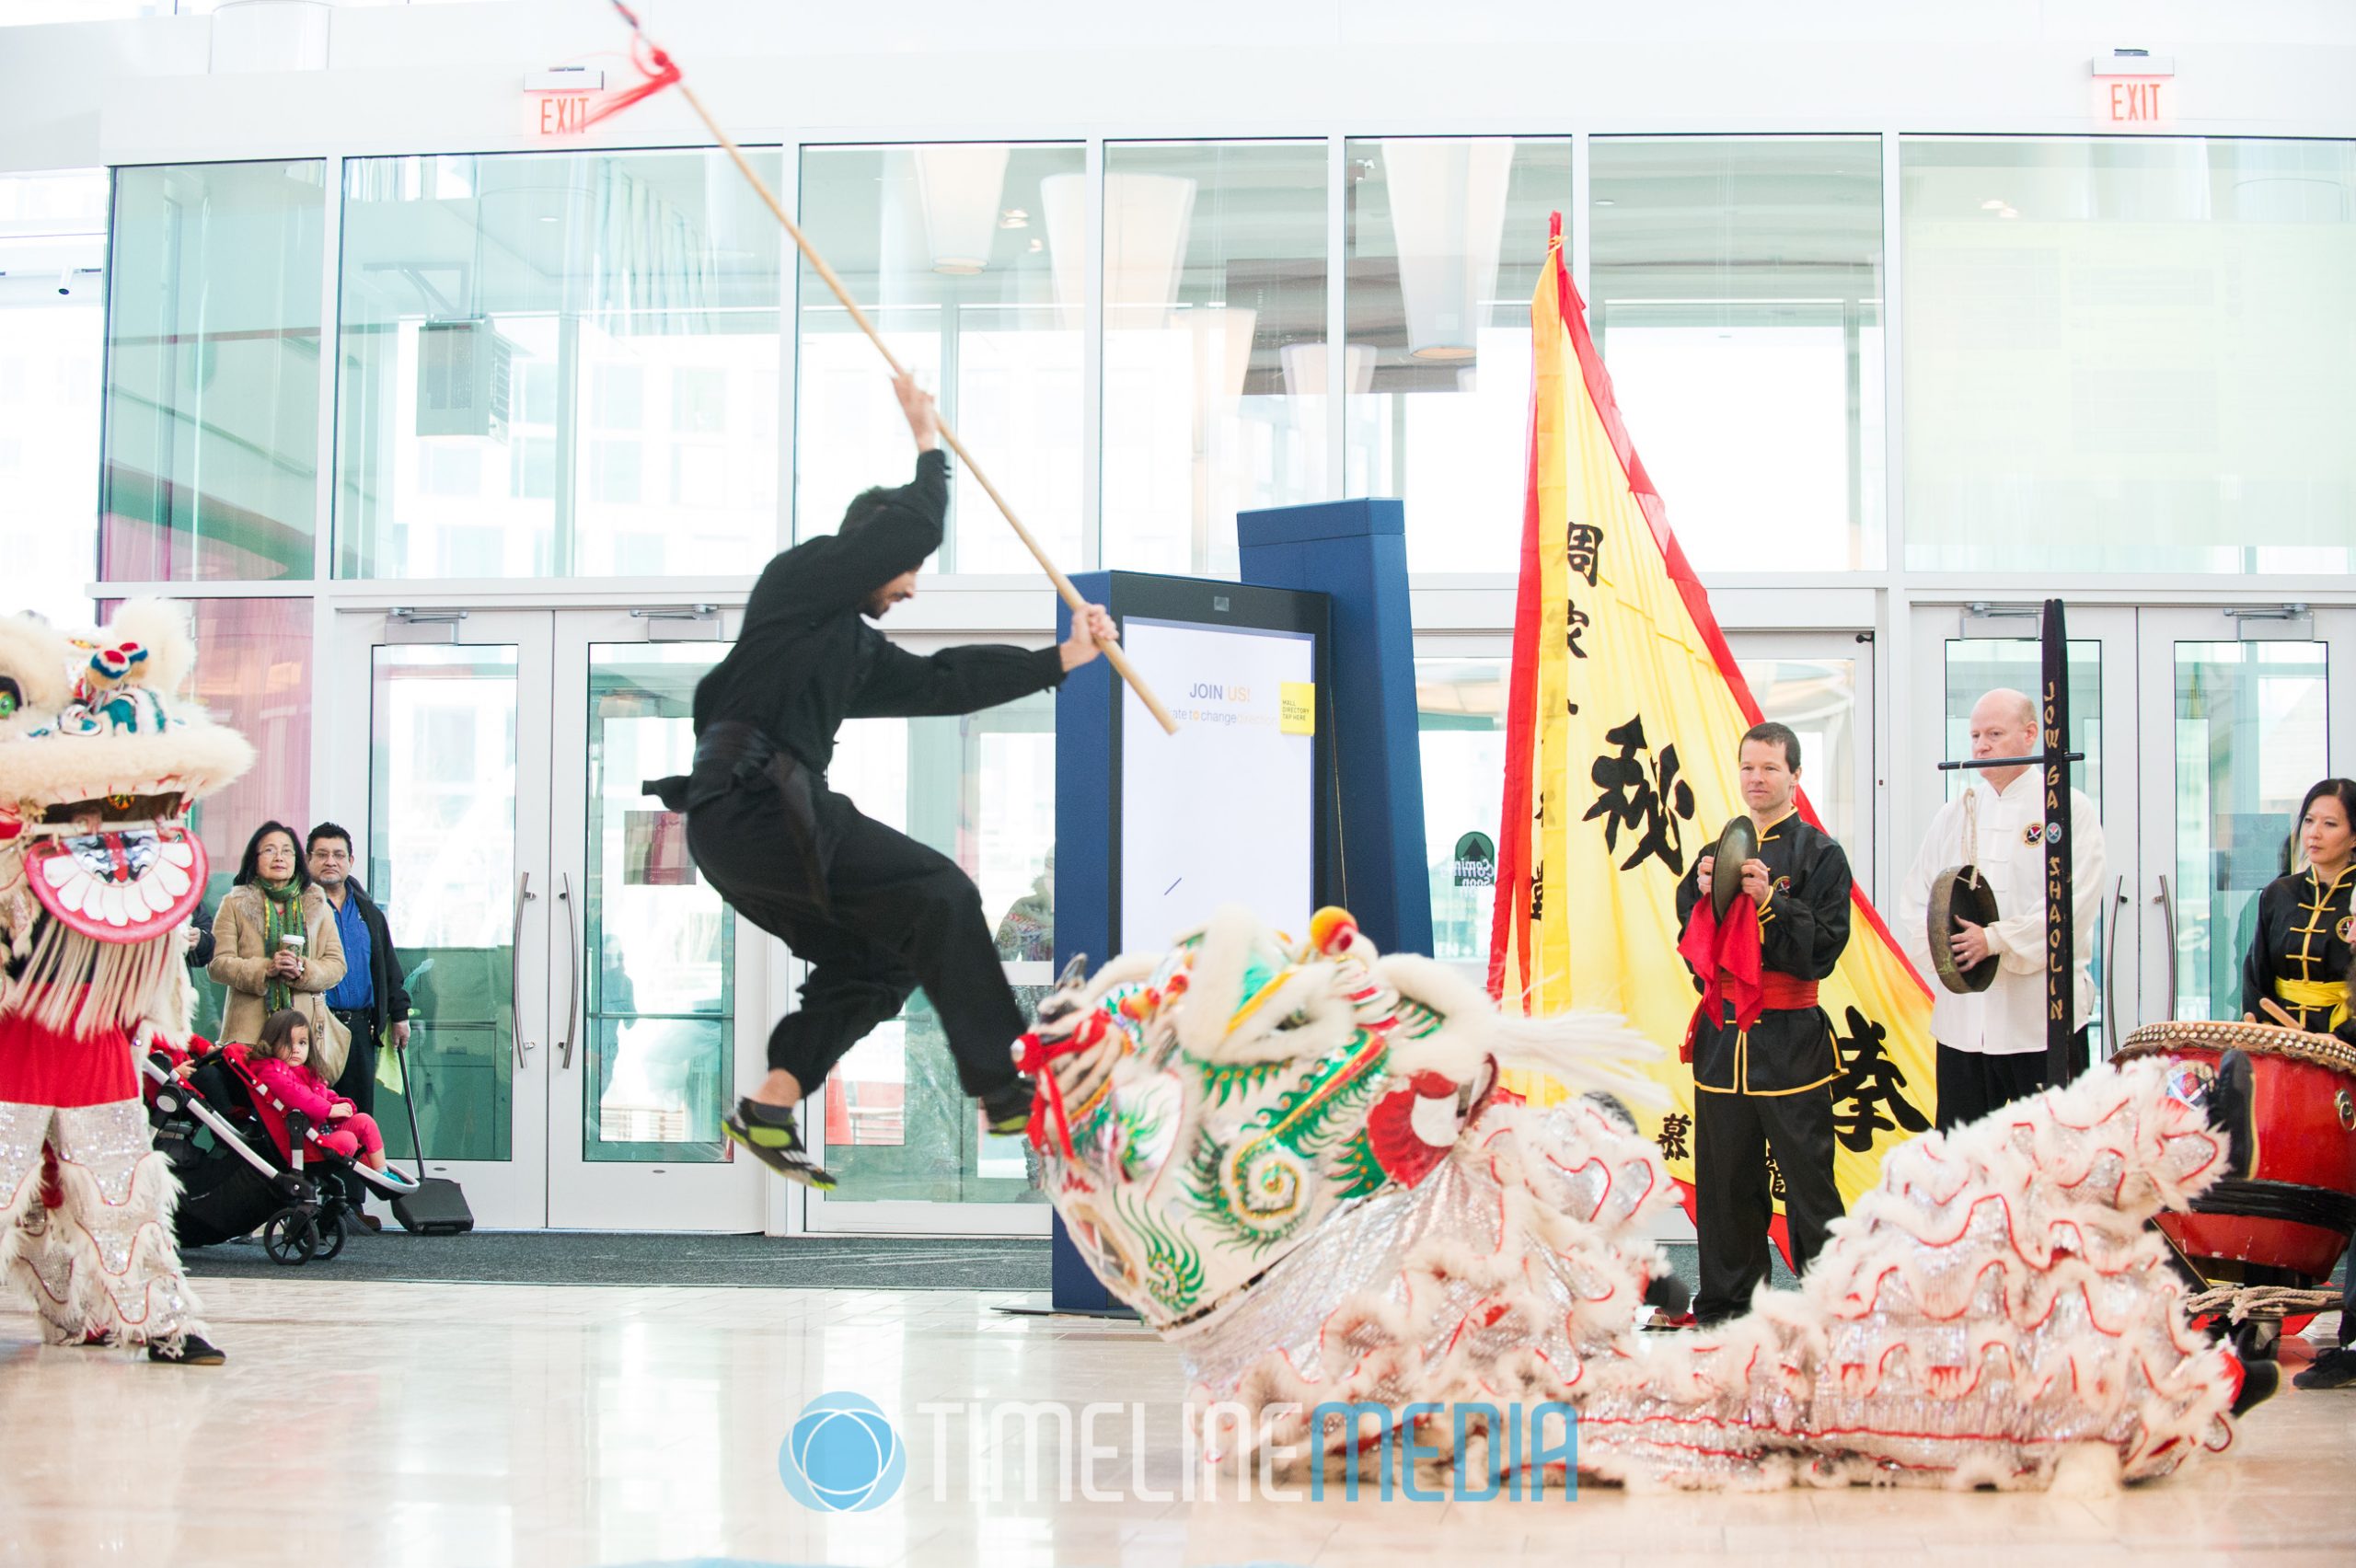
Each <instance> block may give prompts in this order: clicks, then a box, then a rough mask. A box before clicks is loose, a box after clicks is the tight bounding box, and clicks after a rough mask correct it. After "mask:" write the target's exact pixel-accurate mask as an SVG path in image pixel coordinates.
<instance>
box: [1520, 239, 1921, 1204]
mask: <svg viewBox="0 0 2356 1568" xmlns="http://www.w3.org/2000/svg"><path fill="white" fill-rule="evenodd" d="M1561 233H1562V231H1561V227H1560V225H1559V223H1558V224H1557V225H1555V228H1554V230H1553V235H1552V236H1551V238H1552V243H1551V244H1550V246H1549V248H1548V251H1547V253H1546V256H1545V261H1544V266H1543V268H1542V273H1541V277H1540V279H1539V282H1538V287H1537V289H1536V290H1535V292H1534V293H1533V294H1532V296H1531V298H1530V421H1529V424H1528V426H1527V428H1528V430H1529V432H1530V439H1529V442H1528V444H1527V445H1526V446H1524V448H1523V454H1524V459H1525V467H1524V472H1523V479H1524V490H1523V502H1524V504H1523V510H1522V532H1521V572H1520V581H1519V585H1518V588H1517V592H1516V594H1515V600H1514V603H1515V616H1514V640H1513V668H1512V672H1511V675H1510V678H1509V680H1508V682H1507V702H1506V706H1505V710H1504V712H1503V714H1502V715H1501V717H1502V719H1503V721H1504V729H1505V735H1506V750H1505V770H1504V771H1505V777H1504V779H1503V786H1504V788H1503V790H1502V799H1501V800H1500V802H1499V805H1500V812H1499V816H1498V821H1499V823H1500V824H1502V825H1501V831H1500V832H1499V833H1498V835H1497V870H1496V906H1495V919H1494V920H1493V921H1492V923H1491V927H1490V950H1489V985H1490V988H1491V991H1492V993H1493V994H1494V995H1496V997H1498V999H1499V1002H1500V1005H1502V1006H1503V1007H1504V1008H1505V1009H1507V1011H1510V1012H1518V1013H1522V1014H1526V1015H1529V1016H1532V1017H1543V1016H1546V1015H1549V1014H1554V1013H1561V1012H1565V1011H1569V1010H1572V1009H1593V1010H1596V1011H1599V1012H1607V1013H1614V1014H1617V1015H1619V1016H1621V1017H1623V1018H1624V1019H1626V1020H1628V1022H1629V1025H1630V1026H1631V1027H1632V1028H1634V1029H1635V1030H1636V1031H1637V1032H1640V1033H1642V1034H1644V1035H1645V1036H1646V1038H1648V1039H1650V1040H1651V1041H1652V1042H1653V1043H1655V1044H1656V1045H1657V1046H1658V1047H1659V1048H1660V1052H1661V1055H1660V1056H1659V1057H1658V1058H1657V1062H1656V1063H1655V1064H1654V1065H1648V1066H1646V1068H1645V1069H1644V1070H1645V1071H1646V1073H1647V1074H1648V1075H1649V1076H1650V1077H1651V1078H1654V1080H1655V1081H1656V1082H1657V1084H1658V1086H1659V1088H1660V1090H1661V1095H1662V1102H1661V1103H1660V1104H1659V1105H1657V1107H1653V1108H1648V1109H1640V1110H1639V1111H1637V1113H1636V1117H1637V1123H1638V1125H1639V1126H1641V1127H1642V1128H1643V1129H1644V1132H1645V1134H1646V1136H1650V1137H1653V1138H1655V1139H1657V1147H1659V1149H1660V1151H1661V1156H1662V1159H1663V1160H1664V1161H1665V1162H1666V1163H1667V1164H1668V1165H1669V1175H1670V1177H1671V1178H1672V1179H1673V1180H1675V1181H1676V1182H1678V1184H1679V1185H1680V1187H1681V1188H1683V1189H1684V1195H1685V1198H1686V1201H1687V1204H1688V1206H1689V1210H1690V1207H1691V1205H1692V1182H1693V1176H1694V1171H1693V1155H1694V1153H1695V1152H1696V1150H1695V1136H1694V1135H1695V1122H1694V1106H1695V1099H1696V1094H1695V1090H1694V1087H1693V1075H1692V1068H1691V1067H1690V1066H1687V1065H1685V1064H1682V1063H1680V1061H1679V1060H1678V1051H1677V1046H1678V1044H1679V1043H1680V1041H1682V1040H1683V1039H1684V1037H1685V1029H1686V1025H1687V1024H1688V1023H1689V1022H1690V1021H1691V1020H1692V1012H1693V977H1692V974H1691V973H1690V972H1689V971H1688V970H1687V969H1686V967H1685V964H1684V963H1683V961H1682V960H1680V958H1679V957H1678V953H1677V943H1678V939H1679V938H1680V936H1681V935H1682V934H1683V927H1682V922H1681V920H1680V916H1679V911H1678V907H1677V905H1678V894H1679V891H1680V884H1681V883H1682V882H1684V880H1685V879H1686V878H1687V877H1689V876H1690V875H1691V873H1692V868H1693V861H1694V859H1696V858H1698V857H1699V856H1701V855H1703V854H1704V853H1706V851H1707V846H1708V844H1709V843H1710V840H1711V837H1712V836H1715V833H1716V832H1717V829H1718V824H1721V823H1724V822H1726V821H1727V820H1728V819H1729V818H1731V817H1734V816H1737V815H1738V814H1740V813H1742V812H1743V811H1744V810H1745V807H1744V803H1743V800H1742V796H1741V792H1740V788H1739V786H1740V779H1739V777H1738V771H1737V758H1738V754H1739V752H1740V750H1741V742H1742V736H1743V734H1744V732H1746V731H1748V730H1749V729H1750V727H1751V726H1752V725H1753V724H1756V723H1759V722H1761V721H1762V720H1763V719H1765V718H1766V717H1768V715H1765V714H1763V713H1761V710H1760V708H1759V703H1758V701H1757V699H1756V698H1754V697H1753V696H1752V694H1751V690H1750V685H1749V683H1747V682H1746V681H1745V680H1744V679H1743V675H1742V670H1741V667H1740V666H1739V665H1738V663H1736V662H1735V657H1734V651H1733V650H1732V649H1731V648H1730V647H1729V646H1728V645H1727V639H1726V633H1725V631H1724V630H1723V629H1722V628H1720V627H1719V625H1718V622H1717V617H1716V614H1715V611H1714V610H1713V609H1712V607H1711V605H1710V595H1709V594H1708V592H1707V591H1706V590H1705V589H1704V588H1703V585H1702V582H1701V580H1700V578H1698V577H1697V576H1696V575H1695V574H1694V572H1693V570H1692V565H1691V563H1689V562H1688V561H1687V559H1685V552H1684V550H1683V548H1681V547H1680V545H1679V544H1678V541H1677V536H1676V532H1675V530H1674V529H1673V528H1672V527H1671V526H1670V523H1671V520H1672V517H1673V511H1672V507H1673V504H1674V502H1675V499H1676V498H1675V497H1673V496H1672V497H1667V498H1664V497H1663V495H1662V494H1661V492H1660V490H1659V488H1658V487H1657V485H1656V484H1655V483H1654V480H1653V476H1652V475H1651V474H1650V473H1648V472H1647V471H1646V467H1645V465H1644V463H1643V462H1642V461H1641V460H1640V459H1639V458H1638V456H1637V446H1638V443H1639V441H1640V440H1641V437H1642V434H1643V432H1641V431H1635V432H1632V431H1631V429H1630V426H1629V421H1628V419H1627V417H1626V414H1625V412H1624V411H1623V409H1621V408H1620V406H1619V403H1618V399H1617V398H1615V397H1614V396H1613V394H1612V390H1611V372H1610V371H1609V370H1608V369H1607V368H1606V366H1605V365H1604V363H1603V356H1602V354H1601V353H1600V351H1599V350H1598V349H1597V347H1596V345H1595V341H1594V340H1593V338H1592V337H1591V336H1590V335H1589V333H1588V325H1587V318H1586V306H1584V305H1583V304H1582V303H1581V302H1580V300H1579V297H1578V294H1577V291H1576V289H1574V288H1573V287H1572V286H1571V280H1570V275H1569V272H1568V270H1567V269H1566V268H1565V266H1564V265H1563V253H1562V241H1561ZM1507 243H1508V245H1510V244H1511V241H1510V239H1508V242H1507ZM1542 798H1544V799H1545V800H1547V801H1548V802H1549V807H1548V809H1546V810H1543V811H1534V810H1533V809H1532V807H1533V805H1534V804H1535V803H1536V802H1537V801H1540V800H1541V799H1542ZM1795 803H1796V807H1797V810H1798V812H1799V813H1800V815H1801V818H1802V820H1804V821H1807V822H1808V823H1810V824H1816V825H1819V826H1821V825H1822V823H1821V819H1820V818H1819V816H1818V815H1817V813H1816V809H1815V807H1814V806H1813V805H1812V804H1811V803H1810V801H1808V798H1807V792H1806V791H1805V790H1803V791H1802V792H1801V793H1800V795H1799V796H1798V798H1797V800H1796V802H1795ZM1689 835H1690V836H1691V842H1690V843H1689V842H1688V837H1689ZM1541 867H1543V868H1544V870H1543V874H1541V871H1540V868H1541ZM1631 873H1634V874H1631ZM1664 873H1665V874H1664ZM1850 915H1851V919H1850V938H1849V941H1848V945H1847V947H1846V948H1845V949H1844V950H1843V951H1842V953H1841V955H1840V957H1839V959H1838V961H1837V962H1836V963H1835V964H1834V967H1833V970H1832V973H1831V974H1827V975H1825V976H1823V977H1822V978H1821V979H1820V980H1819V997H1820V1001H1821V1005H1822V1006H1823V1008H1824V1009H1825V1011H1826V1013H1827V1014H1828V1015H1829V1016H1830V1017H1831V1019H1832V1020H1833V1028H1834V1030H1835V1031H1836V1032H1843V1033H1844V1034H1845V1038H1844V1039H1843V1040H1842V1043H1841V1052H1842V1062H1841V1073H1840V1077H1839V1078H1838V1079H1837V1080H1836V1084H1837V1089H1836V1088H1835V1086H1833V1085H1828V1086H1827V1090H1833V1091H1834V1092H1835V1099H1834V1101H1833V1112H1834V1114H1835V1116H1836V1118H1837V1127H1836V1136H1835V1138H1834V1141H1833V1155H1832V1179H1833V1182H1834V1184H1835V1185H1836V1186H1837V1187H1838V1188H1839V1189H1840V1192H1841V1193H1842V1198H1843V1199H1844V1201H1847V1202H1852V1203H1854V1201H1855V1200H1856V1199H1857V1197H1858V1196H1859V1195H1860V1194H1862V1193H1865V1191H1866V1190H1867V1189H1869V1188H1871V1187H1872V1186H1873V1185H1874V1184H1875V1183H1876V1182H1877V1181H1878V1180H1879V1177H1880V1171H1881V1161H1882V1159H1884V1157H1885V1156H1887V1155H1888V1152H1889V1151H1890V1150H1891V1149H1892V1148H1895V1147H1898V1146H1899V1145H1900V1144H1901V1143H1903V1142H1904V1141H1905V1140H1906V1139H1908V1138H1910V1137H1912V1136H1916V1135H1917V1134H1918V1133H1919V1132H1921V1131H1922V1130H1923V1129H1924V1128H1925V1127H1926V1126H1927V1125H1928V1124H1930V1123H1931V1122H1933V1121H1934V1120H1935V1119H1936V1110H1937V1107H1936V1104H1935V1090H1936V1085H1937V1065H1936V1062H1935V1060H1934V1044H1933V1043H1932V1039H1931V998H1930V993H1929V991H1928V989H1927V988H1926V987H1925V986H1923V981H1922V979H1921V977H1920V976H1918V975H1917V974H1915V973H1914V971H1913V969H1912V968H1911V966H1910V965H1909V964H1908V963H1907V962H1906V959H1905V957H1904V956H1903V955H1902V954H1901V953H1900V951H1899V948H1898V944H1897V942H1896V941H1895V940H1893V939H1892V938H1891V936H1890V934H1889V929H1888V926H1887V925H1886V924H1885V923H1884V922H1883V921H1882V919H1881V917H1880V916H1879V915H1878V914H1877V913H1876V911H1875V910H1874V907H1873V905H1872V903H1871V901H1870V900H1868V899H1867V898H1865V896H1864V895H1863V894H1856V895H1855V897H1854V903H1853V904H1852V905H1851V909H1850ZM1843 1019H1848V1020H1849V1021H1848V1022H1846V1023H1845V1024H1844V1023H1843V1022H1842V1020H1843ZM1507 1087H1508V1088H1509V1089H1511V1090H1514V1091H1515V1092H1516V1093H1519V1094H1523V1095H1526V1096H1528V1097H1529V1099H1530V1101H1531V1102H1532V1103H1534V1104H1538V1105H1549V1104H1553V1103H1555V1102H1557V1101H1559V1100H1560V1099H1561V1098H1562V1097H1563V1095H1564V1093H1565V1090H1563V1089H1562V1087H1561V1086H1560V1085H1558V1084H1555V1083H1553V1082H1552V1081H1551V1080H1549V1079H1547V1078H1543V1077H1541V1076H1538V1075H1532V1074H1523V1073H1518V1072H1517V1073H1514V1074H1511V1075H1509V1077H1508V1078H1507ZM1827 1090H1817V1091H1816V1092H1818V1093H1824V1092H1826V1091H1827Z"/></svg>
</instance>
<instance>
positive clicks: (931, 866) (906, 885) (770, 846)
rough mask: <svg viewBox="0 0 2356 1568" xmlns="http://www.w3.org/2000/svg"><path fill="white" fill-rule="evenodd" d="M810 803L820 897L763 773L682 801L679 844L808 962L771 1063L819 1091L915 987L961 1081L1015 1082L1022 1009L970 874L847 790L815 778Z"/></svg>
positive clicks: (774, 1036) (979, 1085) (979, 1091)
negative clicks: (873, 815) (821, 850)
mask: <svg viewBox="0 0 2356 1568" xmlns="http://www.w3.org/2000/svg"><path fill="white" fill-rule="evenodd" d="M815 807H816V810H817V812H818V813H819V817H820V821H821V824H822V825H823V827H824V829H825V841H826V844H827V846H828V847H829V854H828V856H827V864H826V888H825V896H824V898H823V899H821V898H819V897H818V896H816V890H814V889H813V888H812V887H811V886H810V883H809V873H808V870H807V869H806V868H807V867H808V865H809V863H810V862H809V859H808V854H807V851H806V848H805V847H804V846H803V844H802V843H801V842H800V840H798V839H797V838H796V837H795V836H794V835H793V834H792V833H791V831H790V830H789V828H788V826H787V824H786V819H785V817H784V814H783V813H782V811H781V809H780V803H779V797H778V791H777V790H776V788H775V787H774V786H773V785H771V784H769V783H768V781H767V780H765V779H760V778H755V779H749V780H745V781H742V782H739V783H737V784H736V785H735V786H734V787H733V788H731V789H729V790H727V791H726V792H725V793H723V794H721V795H719V796H717V797H715V798H713V799H711V800H710V801H705V802H703V803H702V804H700V805H699V806H697V807H696V808H695V809H694V810H693V811H691V812H689V813H687V849H688V852H689V853H690V854H692V855H693V856H694V857H695V860H696V864H697V866H698V867H699V868H700V869H701V870H702V871H703V874H704V875H705V876H706V877H708V878H710V881H711V885H712V886H713V887H715V888H717V889H718V890H719V891H720V894H721V896H722V897H723V898H725V899H727V900H728V902H729V903H730V904H731V905H734V906H735V908H736V911H737V913H739V914H741V915H743V916H744V917H745V918H746V919H748V920H750V921H752V922H753V924H755V925H756V926H758V927H759V928H761V929H762V930H764V931H767V932H768V933H769V934H770V935H772V936H774V937H778V938H780V939H781V940H783V941H784V943H785V945H786V946H787V947H789V948H791V949H792V950H793V954H794V956H795V957H796V958H799V959H801V960H802V961H803V963H807V964H808V965H810V976H809V978H808V979H806V980H804V981H803V983H802V1005H801V1007H800V1008H799V1009H795V1010H794V1011H792V1012H790V1013H788V1014H786V1015H785V1016H784V1017H783V1018H781V1019H780V1020H778V1023H777V1027H776V1028H775V1029H774V1030H772V1031H771V1032H770V1033H769V1066H772V1067H782V1068H784V1069H785V1070H786V1071H787V1072H790V1073H791V1074H792V1075H793V1077H794V1079H795V1081H797V1082H798V1083H800V1084H801V1085H802V1090H803V1093H805V1094H807V1093H811V1092H814V1090H816V1089H817V1087H818V1085H819V1084H821V1083H823V1082H825V1081H826V1075H827V1074H828V1073H829V1072H831V1071H833V1070H834V1066H835V1064H836V1063H837V1062H838V1061H840V1060H841V1059H842V1057H843V1055H844V1053H846V1052H848V1051H849V1049H850V1048H851V1047H852V1046H853V1045H856V1044H858V1043H859V1042H860V1040H861V1039H863V1038H864V1037H865V1036H866V1035H867V1033H868V1032H870V1031H871V1030H872V1029H874V1028H875V1026H876V1025H877V1024H880V1023H883V1022H886V1021H888V1020H891V1019H893V1018H895V1017H896V1016H897V1015H898V1014H899V1011H900V1009H901V1007H902V1005H903V1004H905V1003H906V1002H907V999H908V996H909V994H910V993H911V992H913V991H914V990H915V989H916V988H917V987H918V986H923V987H924V992H925V995H926V996H927V997H929V998H930V1000H931V1002H932V1007H933V1011H934V1012H935V1013H936V1014H938V1015H939V1017H940V1019H941V1030H942V1032H944V1033H946V1034H947V1035H948V1037H949V1052H950V1055H953V1056H954V1057H955V1058H956V1059H957V1081H958V1083H959V1084H960V1085H961V1086H962V1087H963V1088H964V1090H965V1092H966V1093H967V1094H970V1095H973V1096H975V1097H976V1098H979V1097H980V1096H982V1095H985V1094H987V1093H989V1092H990V1091H992V1090H999V1089H1003V1088H1005V1087H1006V1086H1007V1085H1008V1084H1010V1083H1012V1082H1013V1081H1014V1079H1015V1078H1016V1077H1017V1076H1018V1075H1017V1073H1016V1072H1015V1068H1014V1059H1013V1055H1012V1052H1011V1046H1012V1045H1013V1043H1014V1041H1015V1039H1016V1037H1017V1036H1019V1035H1020V1034H1022V1032H1023V1029H1024V1027H1025V1024H1024V1020H1023V1017H1022V1008H1021V1007H1020V1006H1019V1005H1017V1003H1016V1002H1015V999H1014V992H1013V991H1012V989H1011V988H1010V987H1009V986H1008V985H1007V983H1006V971H1005V970H1004V969H1002V968H1001V967H999V955H998V945H997V943H996V942H995V941H994V940H992V939H991V936H990V928H989V923H988V921H987V920H986V919H985V918H984V917H983V915H982V895H981V890H980V889H978V888H976V886H975V885H974V880H973V878H971V877H969V876H967V875H966V874H965V873H964V870H962V869H960V868H959V866H958V865H957V862H955V861H954V860H952V859H949V857H947V856H946V855H943V854H941V852H940V851H939V850H936V849H931V848H928V847H925V846H924V845H921V844H919V843H918V842H917V841H916V840H915V839H913V838H910V837H908V836H907V835H906V834H903V833H897V832H895V831H894V830H893V829H891V828H888V827H885V826H884V825H883V824H882V823H879V822H875V821H872V820H871V819H870V818H868V817H866V816H864V815H862V814H860V811H859V808H858V807H856V806H854V805H852V804H851V802H850V801H849V799H848V798H847V797H845V796H842V795H837V794H834V793H832V792H830V791H825V790H821V791H818V792H817V797H816V801H815Z"/></svg>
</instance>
